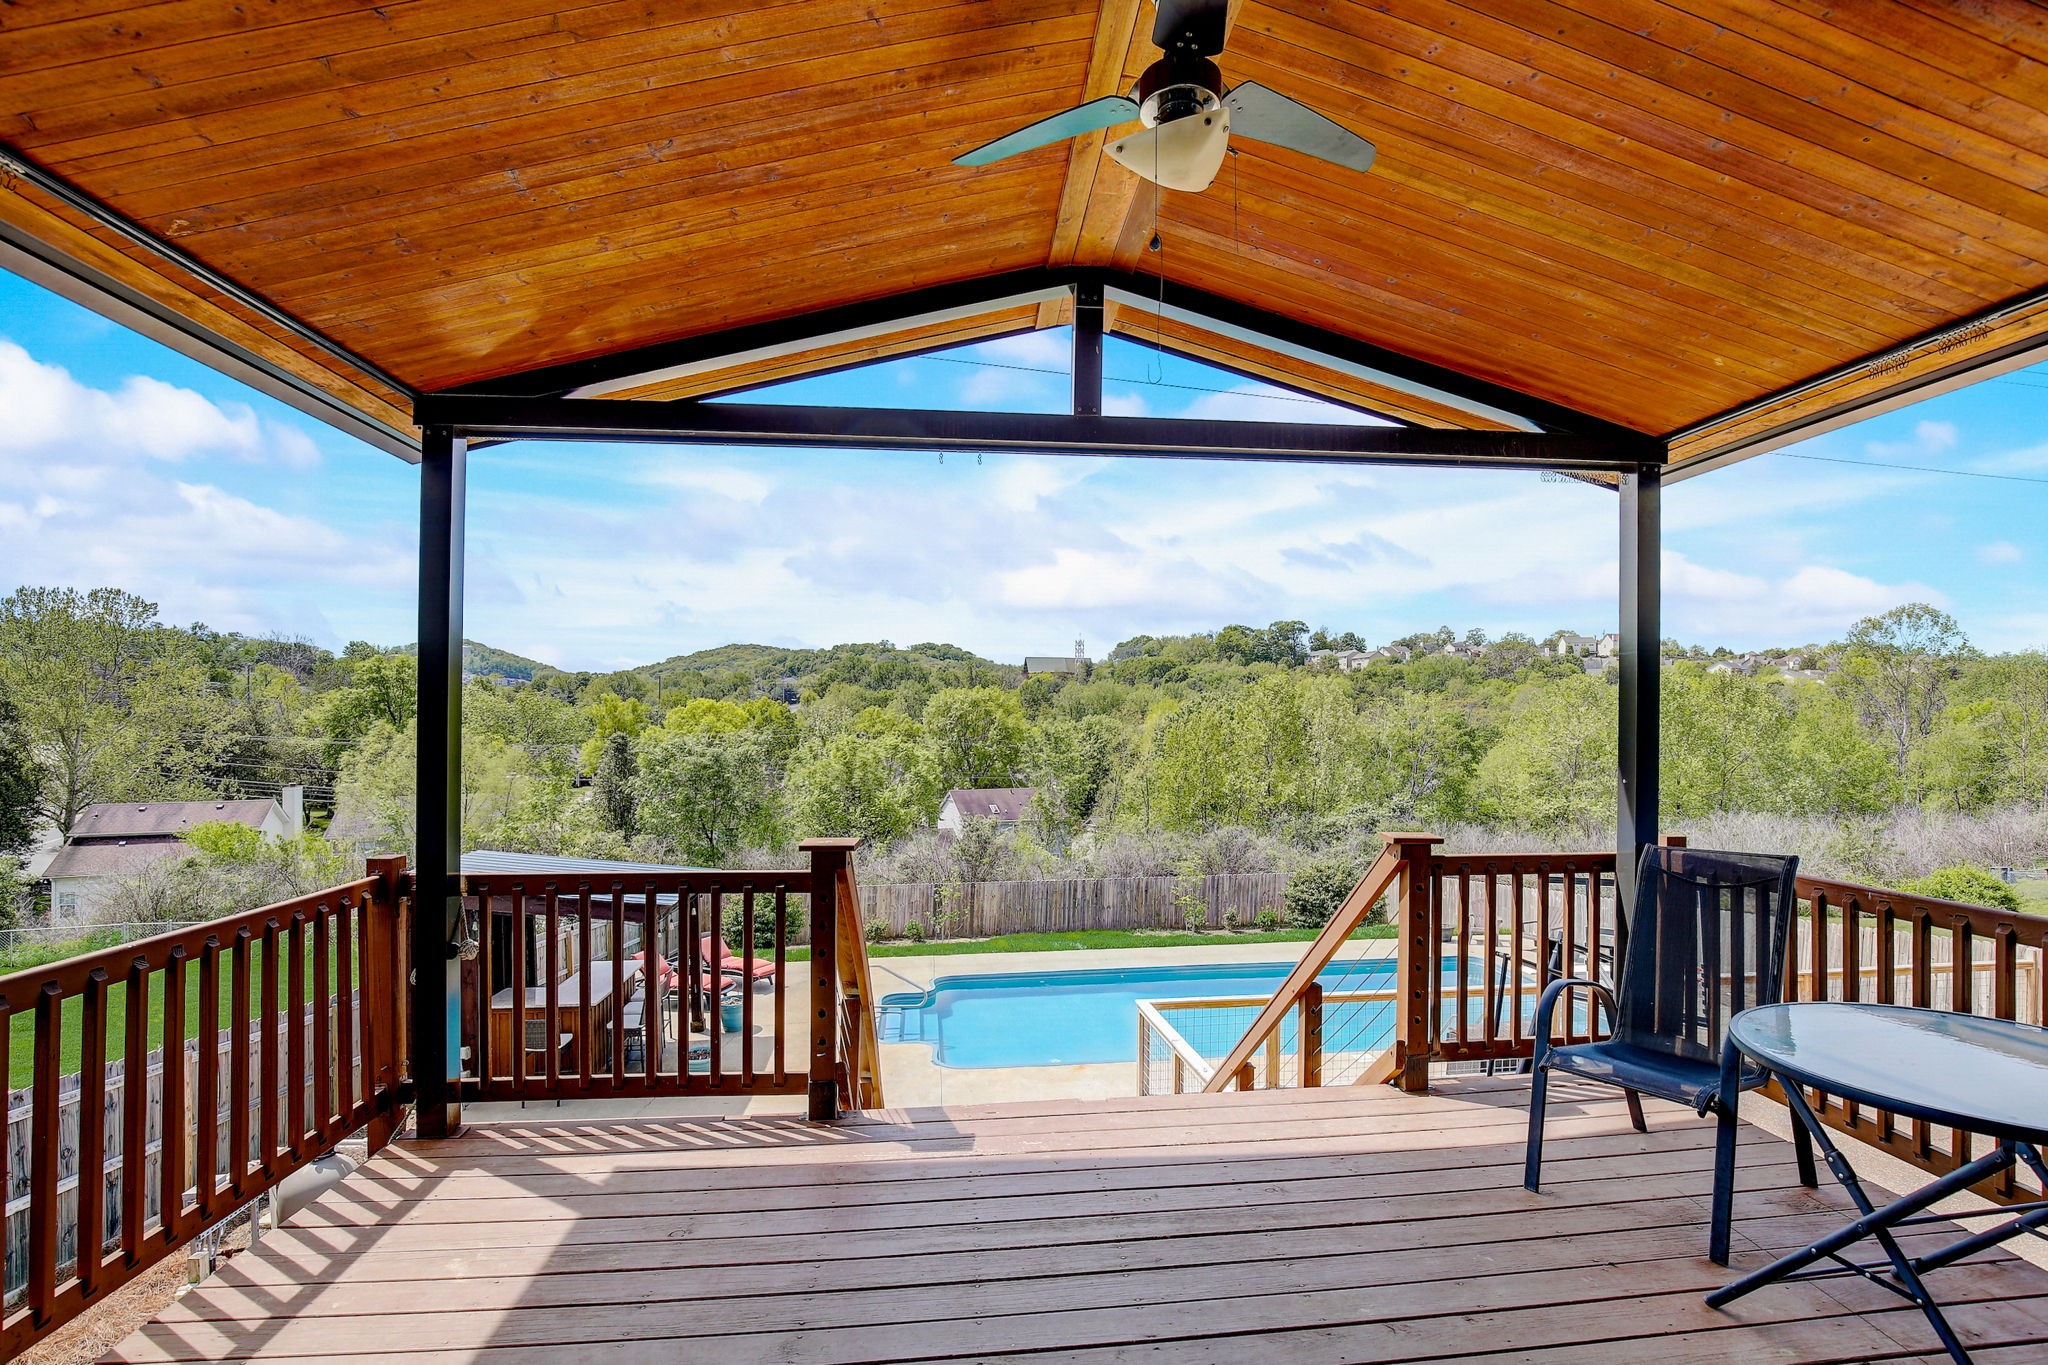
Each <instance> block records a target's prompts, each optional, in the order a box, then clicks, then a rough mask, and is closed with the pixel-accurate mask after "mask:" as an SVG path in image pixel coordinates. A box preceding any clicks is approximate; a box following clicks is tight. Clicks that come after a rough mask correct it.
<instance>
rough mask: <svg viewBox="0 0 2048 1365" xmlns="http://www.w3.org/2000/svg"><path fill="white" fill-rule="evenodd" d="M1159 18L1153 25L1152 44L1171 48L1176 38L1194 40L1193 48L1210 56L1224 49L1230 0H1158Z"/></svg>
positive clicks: (1169, 49)
mask: <svg viewBox="0 0 2048 1365" xmlns="http://www.w3.org/2000/svg"><path fill="white" fill-rule="evenodd" d="M1158 4H1159V18H1158V19H1157V20H1156V21H1154V23H1153V25H1152V46H1154V47H1156V48H1160V49H1161V50H1164V51H1171V50H1172V48H1173V43H1174V40H1175V39H1176V38H1180V37H1183V36H1185V37H1187V38H1190V39H1192V40H1193V42H1194V45H1195V51H1197V52H1199V53H1201V54H1202V55H1203V56H1204V57H1213V56H1215V55H1216V54H1217V53H1219V52H1221V51H1222V50H1223V39H1224V36H1225V35H1226V34H1227V33H1228V31H1229V29H1230V0H1158Z"/></svg>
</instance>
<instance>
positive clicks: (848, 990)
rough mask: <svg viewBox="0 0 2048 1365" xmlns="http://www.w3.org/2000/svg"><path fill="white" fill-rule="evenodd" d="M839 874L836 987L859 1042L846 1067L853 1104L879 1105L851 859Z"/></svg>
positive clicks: (869, 986)
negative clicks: (845, 1002) (846, 1006)
mask: <svg viewBox="0 0 2048 1365" xmlns="http://www.w3.org/2000/svg"><path fill="white" fill-rule="evenodd" d="M839 876H840V882H839V989H840V993H841V994H842V995H843V996H844V997H845V998H846V1001H847V1003H848V1004H849V1005H850V1006H851V1009H852V1015H853V1027H854V1028H855V1029H856V1030H857V1034H856V1039H857V1043H858V1047H857V1050H856V1051H855V1053H854V1062H853V1065H852V1066H851V1067H849V1068H848V1070H849V1075H848V1077H847V1082H848V1088H849V1090H850V1091H851V1095H850V1099H851V1102H852V1104H853V1107H854V1108H856V1109H880V1108H882V1107H883V1105H884V1104H885V1103H886V1101H884V1100H883V1098H882V1046H881V1042H880V1040H879V1038H878V1037H877V1035H876V1031H875V987H874V981H873V979H872V978H871V977H870V976H869V974H868V942H867V931H866V928H865V927H864V926H863V925H862V924H861V915H860V887H859V886H858V885H857V884H856V883H855V882H854V877H853V863H852V861H851V860H850V859H849V860H848V861H847V863H846V865H845V867H844V868H842V869H841V871H840V874H839Z"/></svg>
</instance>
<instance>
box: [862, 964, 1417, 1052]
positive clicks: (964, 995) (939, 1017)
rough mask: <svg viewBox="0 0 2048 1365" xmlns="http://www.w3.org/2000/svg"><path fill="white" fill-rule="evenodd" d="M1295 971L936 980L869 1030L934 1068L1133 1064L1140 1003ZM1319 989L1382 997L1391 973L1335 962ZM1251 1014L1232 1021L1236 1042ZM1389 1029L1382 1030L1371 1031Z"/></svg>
mask: <svg viewBox="0 0 2048 1365" xmlns="http://www.w3.org/2000/svg"><path fill="white" fill-rule="evenodd" d="M1293 965H1294V964H1292V963H1289V962H1232V963H1223V964H1216V965H1204V966H1197V967H1132V968H1105V969H1099V970H1093V971H1072V972H1004V973H1000V974H997V975H993V976H942V977H938V978H937V979H936V980H934V981H933V982H932V989H931V990H930V991H928V992H925V993H922V994H920V993H918V992H915V991H910V992H898V993H896V994H893V995H885V996H883V997H882V998H881V1001H880V1004H881V1008H880V1009H879V1010H877V1011H876V1013H877V1015H878V1018H877V1021H876V1022H877V1025H878V1026H879V1028H880V1031H881V1040H882V1041H883V1042H885V1043H926V1044H929V1045H930V1046H931V1049H932V1060H933V1061H934V1062H936V1063H938V1064H939V1065H940V1066H954V1067H986V1066H1057V1065H1061V1064H1063V1063H1076V1062H1130V1061H1135V1060H1137V1056H1138V1005H1137V1002H1138V1001H1140V1000H1187V999H1194V998H1198V997H1207V996H1236V995H1260V996H1263V995H1271V994H1272V993H1273V991H1274V990H1275V988H1277V987H1278V986H1279V985H1280V983H1281V982H1282V981H1283V980H1285V979H1286V977H1287V973H1288V972H1289V971H1290V970H1291V969H1292V968H1293ZM1321 979H1322V982H1323V985H1324V988H1325V989H1327V990H1336V989H1343V990H1347V991H1365V990H1383V989H1387V988H1389V987H1391V986H1392V985H1393V983H1394V963H1393V960H1392V959H1385V960H1374V961H1372V962H1337V963H1333V964H1332V965H1331V967H1330V968H1329V969H1328V970H1327V971H1325V972H1324V973H1323V975H1322V978H1321ZM1349 1008H1359V1007H1356V1006H1353V1007H1349ZM1251 1013H1252V1012H1251V1011H1247V1012H1245V1014H1244V1016H1243V1017H1242V1018H1241V1019H1239V1020H1238V1022H1237V1029H1238V1031H1239V1032H1240V1033H1241V1032H1242V1031H1243V1029H1244V1027H1245V1025H1247V1024H1249V1023H1250V1021H1251ZM1219 1014H1220V1012H1219ZM1373 1014H1374V1016H1375V1020H1377V1018H1378V1017H1379V1016H1381V1015H1384V1014H1385V1011H1382V1010H1379V1009H1374V1010H1373ZM1232 1017H1235V1016H1234V1015H1233V1016H1232ZM1218 1022H1219V1023H1220V1022H1221V1020H1220V1019H1219V1021H1218ZM1342 1028H1343V1024H1342V1021H1341V1020H1338V1019H1335V1018H1331V1017H1328V1016H1326V1019H1325V1034H1326V1036H1328V1035H1329V1034H1330V1031H1331V1030H1332V1029H1342ZM1390 1028H1391V1023H1390V1022H1389V1023H1388V1024H1386V1025H1385V1026H1384V1027H1380V1029H1379V1031H1380V1032H1381V1033H1383V1034H1384V1033H1385V1032H1386V1031H1387V1030H1388V1029H1390ZM1351 1031H1353V1032H1355V1031H1356V1030H1351ZM1234 1036H1235V1035H1233V1037H1234ZM1385 1041H1386V1040H1385V1038H1384V1037H1379V1038H1377V1039H1361V1040H1360V1042H1359V1045H1360V1046H1363V1047H1380V1046H1384V1044H1385Z"/></svg>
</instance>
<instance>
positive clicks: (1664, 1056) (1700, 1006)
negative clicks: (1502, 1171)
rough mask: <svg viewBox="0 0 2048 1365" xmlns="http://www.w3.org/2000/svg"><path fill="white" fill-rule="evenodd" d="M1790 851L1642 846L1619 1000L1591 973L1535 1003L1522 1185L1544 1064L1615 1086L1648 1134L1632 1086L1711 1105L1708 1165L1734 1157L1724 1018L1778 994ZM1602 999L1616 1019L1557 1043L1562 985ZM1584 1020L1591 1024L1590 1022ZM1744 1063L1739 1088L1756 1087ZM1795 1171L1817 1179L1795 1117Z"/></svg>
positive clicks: (1527, 1180)
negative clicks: (1726, 1100)
mask: <svg viewBox="0 0 2048 1365" xmlns="http://www.w3.org/2000/svg"><path fill="white" fill-rule="evenodd" d="M1798 871H1799V860H1798V859H1797V858H1779V857H1772V856H1768V855H1765V854H1757V853H1716V852H1712V851H1710V850H1706V849H1697V848H1663V847H1656V848H1646V849H1644V850H1643V856H1642V861H1641V863H1640V864H1639V865H1638V867H1637V871H1636V900H1635V910H1634V912H1633V913H1632V914H1631V915H1630V916H1629V921H1628V937H1627V946H1626V947H1625V948H1624V949H1623V952H1622V962H1621V993H1620V999H1619V1000H1617V999H1616V998H1615V993H1614V992H1613V991H1612V990H1610V989H1609V988H1608V987H1607V986H1605V985H1604V984H1602V983H1600V982H1598V981H1590V980H1586V979H1584V978H1568V979H1566V980H1561V981H1553V982H1551V983H1550V985H1549V986H1548V987H1546V988H1545V989H1544V992H1543V996H1542V998H1541V999H1540V1000H1538V1001H1537V1003H1536V1018H1535V1021H1534V1035H1535V1056H1534V1058H1533V1059H1532V1062H1533V1066H1532V1070H1533V1072H1534V1075H1533V1077H1532V1080H1531V1084H1530V1092H1529V1145H1528V1150H1527V1155H1526V1156H1525V1158H1524V1164H1523V1174H1522V1183H1523V1185H1524V1186H1526V1187H1527V1188H1528V1189H1530V1190H1535V1189H1537V1188H1538V1187H1539V1184H1540V1181H1541V1177H1542V1172H1543V1109H1544V1102H1545V1098H1546V1095H1545V1090H1546V1083H1547V1081H1548V1079H1549V1074H1550V1073H1551V1072H1552V1071H1561V1072H1564V1073H1565V1074H1567V1075H1571V1076H1577V1077H1580V1078H1581V1079H1584V1080H1591V1081H1600V1082H1603V1083H1605V1084H1607V1085H1612V1086H1617V1087H1619V1088H1620V1089H1621V1091H1622V1093H1623V1094H1624V1095H1626V1096H1627V1099H1628V1112H1629V1120H1630V1122H1632V1123H1633V1124H1634V1125H1635V1128H1636V1131H1637V1132H1644V1131H1646V1128H1645V1125H1644V1123H1643V1107H1642V1102H1641V1100H1640V1099H1639V1098H1638V1096H1641V1095H1655V1096H1657V1097H1658V1098H1659V1099H1666V1100H1672V1101H1674V1102H1676V1103H1679V1104H1684V1105H1689V1106H1691V1107H1692V1109H1693V1110H1694V1111H1695V1112H1697V1113H1698V1114H1699V1115H1700V1117H1701V1118H1705V1117H1706V1116H1707V1115H1708V1114H1710V1113H1711V1114H1716V1115H1718V1117H1719V1119H1720V1124H1721V1127H1720V1132H1719V1133H1718V1134H1717V1135H1716V1144H1715V1157H1714V1160H1715V1168H1716V1170H1717V1171H1718V1170H1720V1169H1721V1168H1722V1167H1723V1166H1725V1167H1727V1168H1728V1170H1729V1172H1731V1173H1732V1170H1733V1167H1734V1163H1735V1116H1734V1114H1733V1113H1732V1112H1730V1107H1726V1106H1723V1104H1722V1102H1721V1087H1722V1083H1723V1080H1722V1075H1721V1042H1722V1038H1723V1036H1724V1035H1725V1034H1726V1032H1727V1028H1728V1021H1729V1020H1731V1019H1733V1018H1734V1017H1735V1015H1736V1014H1737V1013H1739V1012H1740V1011H1742V1010H1745V1009H1748V1008H1749V1007H1750V1006H1752V1005H1774V1004H1777V1003H1779V1001H1780V1000H1781V999H1782V997H1783V992H1784V982H1785V948H1786V943H1787V941H1788V939H1789V936H1790V935H1791V932H1792V923H1793V917H1794V914H1795V912H1796V908H1797V904H1798V902H1797V899H1796V893H1795V891H1794V889H1793V879H1794V878H1795V877H1796V876H1797V874H1798ZM1575 988H1576V989H1578V990H1582V991H1584V992H1586V994H1587V995H1589V996H1590V997H1592V998H1593V999H1595V1000H1597V1001H1599V1002H1600V1004H1601V1006H1602V1007H1603V1008H1604V1009H1605V1010H1606V1013H1607V1014H1608V1017H1609V1018H1610V1020H1611V1021H1612V1023H1613V1032H1612V1035H1611V1036H1610V1037H1608V1038H1607V1039H1605V1040H1602V1041H1600V1042H1589V1043H1570V1044H1562V1045H1560V1044H1554V1043H1552V1042H1551V1041H1550V1040H1551V1036H1552V1034H1551V1021H1552V1015H1553V1014H1555V1012H1556V1009H1557V1002H1558V1001H1559V1000H1560V999H1561V998H1563V997H1564V996H1565V994H1566V992H1567V991H1570V990H1573V989H1575ZM1586 1023H1587V1025H1588V1026H1590V1025H1591V1023H1592V1019H1591V1018H1590V1017H1588V1018H1587V1020H1586ZM1766 1079H1767V1078H1766V1076H1765V1075H1764V1073H1763V1072H1762V1071H1761V1070H1758V1069H1755V1068H1753V1067H1745V1069H1744V1070H1743V1071H1742V1072H1741V1073H1740V1075H1739V1076H1737V1077H1735V1078H1734V1080H1735V1083H1736V1084H1737V1085H1738V1086H1739V1087H1740V1089H1742V1090H1750V1089H1754V1088H1756V1087H1757V1086H1760V1085H1762V1084H1764V1082H1765V1080H1766ZM1793 1133H1794V1135H1795V1141H1794V1145H1795V1147H1796V1148H1797V1154H1798V1159H1799V1176H1800V1179H1801V1180H1802V1181H1803V1182H1804V1183H1805V1184H1807V1185H1813V1184H1814V1183H1815V1177H1814V1169H1813V1148H1812V1143H1811V1139H1809V1138H1808V1137H1807V1135H1806V1133H1805V1132H1804V1130H1802V1129H1801V1128H1799V1127H1798V1125H1796V1124H1795V1125H1794V1126H1793Z"/></svg>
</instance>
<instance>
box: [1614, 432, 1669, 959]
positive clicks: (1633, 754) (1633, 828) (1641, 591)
mask: <svg viewBox="0 0 2048 1365" xmlns="http://www.w3.org/2000/svg"><path fill="white" fill-rule="evenodd" d="M1662 497H1663V494H1662V475H1661V473H1660V472H1659V471H1658V470H1657V469H1656V468H1655V467H1650V466H1646V467H1644V468H1642V469H1639V470H1632V471H1630V472H1628V473H1625V474H1623V475H1622V476H1621V498H1620V506H1621V698H1620V703H1621V704H1620V707H1619V714H1620V724H1621V729H1620V733H1619V735H1618V737H1617V738H1618V741H1619V742H1618V743H1617V745H1616V750H1615V752H1616V757H1617V760H1618V762H1617V766H1618V769H1619V771H1618V772H1617V774H1616V781H1615V794H1616V805H1617V809H1616V822H1615V823H1616V826H1617V828H1616V834H1615V839H1616V842H1615V855H1616V862H1615V885H1616V887H1617V889H1618V890H1619V892H1620V896H1621V910H1622V913H1621V915H1620V916H1619V917H1618V918H1617V920H1616V923H1615V933H1616V939H1615V957H1614V960H1615V962H1616V964H1617V970H1619V963H1620V962H1621V953H1622V949H1623V948H1624V947H1625V946H1626V943H1627V934H1628V919H1629V916H1631V915H1632V914H1633V913H1634V912H1635V869H1636V860H1637V859H1638V858H1640V857H1641V856H1642V851H1643V849H1644V848H1645V847H1646V846H1648V845H1651V844H1654V843H1656V842H1657V833H1658V830H1657V823H1658V820H1657V803H1658V782H1657V777H1658V764H1659V744H1658V718H1659V715H1660V714H1661V708H1660V706H1659V696H1660V694H1659V690H1658V689H1659V687H1660V685H1661V678H1660V670H1661V667H1662V662H1663V632H1664V620H1663V567H1662V559H1663V540H1664V536H1663V513H1662V507H1661V503H1662Z"/></svg>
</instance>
